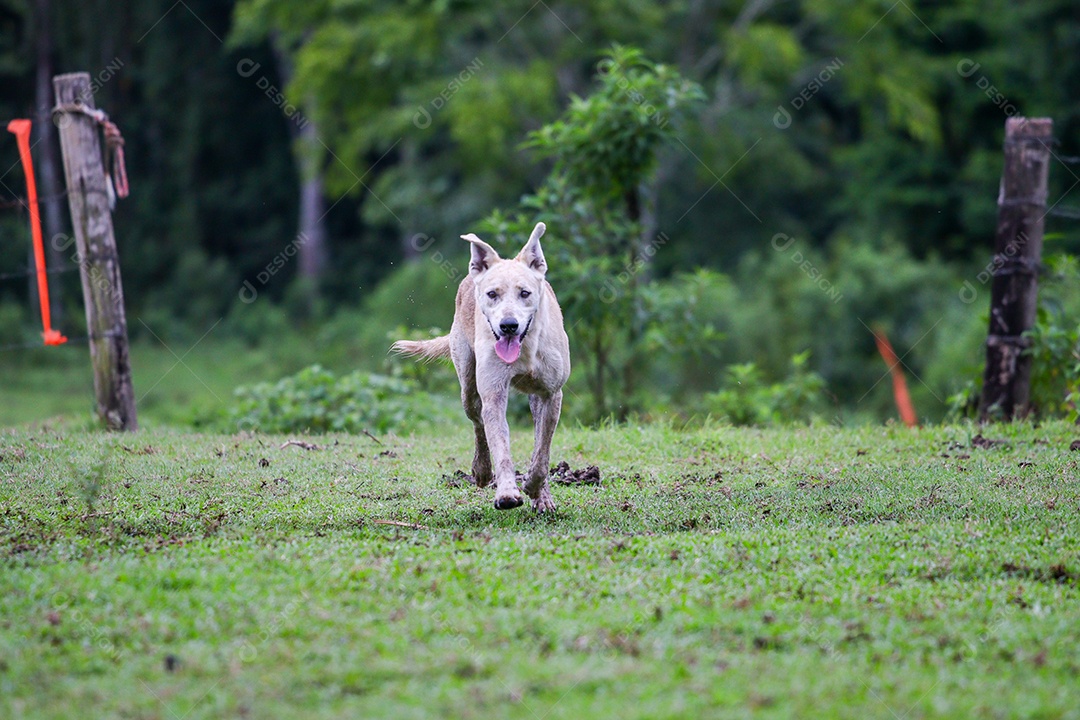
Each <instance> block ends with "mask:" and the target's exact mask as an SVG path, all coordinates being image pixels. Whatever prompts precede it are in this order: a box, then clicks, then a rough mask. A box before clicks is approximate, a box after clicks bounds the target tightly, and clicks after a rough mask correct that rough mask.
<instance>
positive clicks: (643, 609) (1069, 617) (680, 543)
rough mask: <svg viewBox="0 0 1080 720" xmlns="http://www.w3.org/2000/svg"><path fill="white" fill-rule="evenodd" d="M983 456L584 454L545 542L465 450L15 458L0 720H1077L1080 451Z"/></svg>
mask: <svg viewBox="0 0 1080 720" xmlns="http://www.w3.org/2000/svg"><path fill="white" fill-rule="evenodd" d="M977 432H978V430H977V429H976V428H974V427H968V426H954V427H943V428H930V429H921V430H917V431H908V430H906V429H904V428H899V427H885V428H880V427H879V428H866V429H860V430H843V429H837V428H833V427H818V428H810V429H789V430H774V431H754V430H735V429H730V428H721V427H708V428H703V429H698V430H693V431H677V430H674V429H672V428H667V427H658V426H650V427H622V428H615V429H605V430H580V429H564V430H560V432H559V433H558V434H557V435H556V441H555V448H554V451H553V458H554V459H555V460H556V461H559V460H565V461H567V462H568V463H569V464H570V465H571V467H573V468H582V467H585V466H588V465H597V466H598V467H599V469H600V472H601V476H602V484H601V485H599V486H594V485H588V486H558V487H557V488H556V489H555V496H556V502H557V503H558V504H559V510H558V512H557V513H556V514H555V515H553V516H539V517H538V516H535V515H534V514H533V513H532V512H531V511H526V510H525V509H520V510H515V511H506V512H500V511H496V510H494V509H493V508H492V507H491V505H490V504H491V491H490V490H478V489H476V488H474V487H472V486H470V485H469V484H468V483H467V482H463V481H462V480H461V478H460V476H458V475H456V474H455V471H457V470H463V469H467V463H468V461H469V459H470V458H471V448H470V447H469V445H468V443H469V437H470V436H471V432H469V430H468V428H467V427H466V423H465V421H464V420H462V423H461V425H460V427H453V428H448V429H447V431H446V432H444V433H441V434H439V435H437V436H436V435H433V436H430V437H429V436H423V437H421V436H415V437H393V436H387V437H382V438H379V440H380V442H376V441H375V440H373V439H371V438H368V437H364V436H360V437H353V436H327V437H319V438H306V439H305V440H307V441H310V442H314V443H315V444H316V445H317V446H318V447H317V449H304V448H303V447H301V446H297V445H286V446H284V447H282V443H283V442H285V441H286V440H287V439H288V438H284V437H268V436H211V435H199V434H193V433H185V432H179V431H170V430H164V429H161V430H150V431H147V432H142V433H140V434H138V435H134V436H120V435H106V434H101V433H94V432H86V431H84V430H82V429H79V428H74V427H67V426H64V425H62V424H61V425H53V426H49V425H44V426H35V427H28V428H24V429H17V430H7V431H2V434H0V518H2V524H0V717H3V718H23V717H27V718H71V717H124V718H163V719H165V718H173V719H175V718H184V719H185V720H187V719H194V718H220V717H252V718H299V717H304V718H308V717H311V718H323V717H325V718H329V717H386V718H414V717H415V718H420V717H439V716H443V717H460V718H491V717H496V718H501V717H506V718H533V719H534V720H543V719H546V718H582V717H608V718H620V719H622V718H664V717H672V718H674V717H713V716H725V717H749V716H759V717H806V718H816V717H835V718H860V719H863V718H897V719H899V718H925V717H941V718H946V717H987V718H998V717H1001V718H1006V717H1030V718H1056V717H1080V704H1078V703H1077V687H1078V675H1080V587H1078V584H1080V540H1078V533H1077V528H1078V527H1080V481H1078V476H1080V472H1078V470H1077V460H1078V459H1080V452H1072V451H1070V443H1071V442H1072V441H1073V440H1075V439H1076V438H1077V437H1078V436H1080V433H1078V432H1077V428H1076V427H1075V426H1070V425H1066V424H1046V425H1043V426H1041V427H1032V426H1031V425H1024V424H1019V425H1016V426H995V427H988V428H982V429H981V432H982V433H983V435H985V438H989V439H990V440H993V441H995V442H989V441H986V440H985V439H984V438H983V436H980V435H977ZM528 435H529V433H526V432H523V431H515V448H514V449H515V457H517V458H519V459H520V458H524V457H527V453H528V451H529V449H530V447H529V445H528V443H527V440H528V437H527V436H528ZM388 522H394V523H398V524H387V523H388Z"/></svg>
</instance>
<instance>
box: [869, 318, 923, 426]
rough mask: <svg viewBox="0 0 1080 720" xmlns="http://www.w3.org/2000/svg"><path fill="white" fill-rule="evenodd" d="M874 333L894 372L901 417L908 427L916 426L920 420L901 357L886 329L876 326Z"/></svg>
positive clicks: (893, 379) (887, 362)
mask: <svg viewBox="0 0 1080 720" xmlns="http://www.w3.org/2000/svg"><path fill="white" fill-rule="evenodd" d="M873 333H874V342H875V343H876V344H877V349H878V352H879V353H881V358H882V359H883V360H884V361H885V364H886V365H888V366H889V372H890V373H892V383H893V397H895V398H896V407H897V409H899V410H900V419H901V420H903V421H904V424H905V425H907V426H908V427H915V426H916V425H918V424H919V421H918V419H917V418H916V417H915V406H914V405H912V404H911V395H910V394H908V389H907V380H905V379H904V371H903V370H901V369H900V359H899V358H897V357H896V352H895V351H894V350H893V348H892V345H891V344H889V339H888V338H887V337H885V331H884V330H882V329H881V328H875V329H874V330H873Z"/></svg>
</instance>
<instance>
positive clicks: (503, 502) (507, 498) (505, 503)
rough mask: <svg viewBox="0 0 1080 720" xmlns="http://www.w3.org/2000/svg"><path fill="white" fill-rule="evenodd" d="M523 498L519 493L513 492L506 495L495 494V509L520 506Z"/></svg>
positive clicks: (510, 508)
mask: <svg viewBox="0 0 1080 720" xmlns="http://www.w3.org/2000/svg"><path fill="white" fill-rule="evenodd" d="M524 502H525V501H524V500H523V499H522V497H521V493H519V492H516V491H515V492H514V493H512V494H507V495H496V496H495V509H496V510H513V509H514V508H516V507H521V506H522V505H523V504H524Z"/></svg>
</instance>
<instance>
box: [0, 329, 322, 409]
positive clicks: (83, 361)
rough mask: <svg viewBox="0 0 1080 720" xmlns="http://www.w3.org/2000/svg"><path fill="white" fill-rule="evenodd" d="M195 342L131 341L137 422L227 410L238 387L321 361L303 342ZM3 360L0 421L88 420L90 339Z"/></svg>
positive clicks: (0, 367) (91, 391)
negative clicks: (252, 345)
mask: <svg viewBox="0 0 1080 720" xmlns="http://www.w3.org/2000/svg"><path fill="white" fill-rule="evenodd" d="M196 339H197V338H196ZM290 340H292V338H290ZM193 342H194V340H184V341H174V342H173V343H171V344H170V345H168V346H166V345H163V344H162V343H161V342H159V341H156V340H143V341H140V342H135V343H132V345H131V364H132V367H133V368H134V375H135V395H136V398H137V399H138V407H139V423H140V425H142V426H147V427H154V426H162V425H175V424H187V423H190V422H191V421H192V420H193V419H195V414H196V410H195V408H198V412H199V413H201V414H204V415H205V414H208V413H212V412H214V411H217V410H220V409H223V408H226V407H227V406H228V405H229V404H230V403H231V402H232V397H233V390H234V389H235V388H236V387H237V386H239V385H245V384H250V383H252V382H260V381H263V380H276V379H278V378H279V377H281V376H283V375H288V374H290V373H293V372H296V371H297V370H299V369H300V368H302V367H304V366H305V365H307V364H309V363H312V362H315V360H316V358H315V353H314V352H312V351H310V350H308V351H306V352H305V349H304V348H303V347H301V348H299V349H297V348H295V347H293V348H288V347H272V348H254V349H253V348H250V347H247V346H246V345H244V344H243V343H242V342H239V341H235V340H228V339H225V340H221V339H216V338H209V339H207V340H206V341H204V342H203V343H199V344H198V346H196V347H194V348H193V347H192V344H193ZM3 360H4V362H0V387H2V388H3V392H4V395H3V402H0V427H6V426H12V425H19V424H23V423H28V422H38V421H43V420H46V419H48V418H53V417H56V416H58V415H63V416H68V417H78V416H82V417H85V418H87V421H86V422H87V426H89V425H90V418H91V416H92V413H93V406H94V385H93V376H92V374H91V369H90V355H89V350H88V349H87V347H86V343H85V342H78V343H71V344H69V345H62V346H60V347H51V348H45V347H34V348H28V349H25V350H21V351H19V354H18V356H17V357H14V356H12V357H11V361H8V358H3Z"/></svg>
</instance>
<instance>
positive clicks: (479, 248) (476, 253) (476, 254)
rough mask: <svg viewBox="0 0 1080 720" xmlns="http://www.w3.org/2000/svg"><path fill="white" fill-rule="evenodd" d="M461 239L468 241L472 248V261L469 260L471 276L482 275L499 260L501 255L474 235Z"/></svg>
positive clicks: (470, 234)
mask: <svg viewBox="0 0 1080 720" xmlns="http://www.w3.org/2000/svg"><path fill="white" fill-rule="evenodd" d="M461 238H462V240H468V241H469V243H470V245H471V246H472V259H471V260H469V274H470V275H474V276H475V275H479V274H481V273H482V272H484V271H485V270H487V269H488V268H489V267H491V266H492V264H493V263H494V262H495V261H496V260H498V259H499V253H497V252H495V248H493V247H491V246H490V245H488V244H487V243H486V242H484V241H483V240H481V239H480V238H478V237H476V235H474V234H473V233H469V234H468V235H462V236H461Z"/></svg>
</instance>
